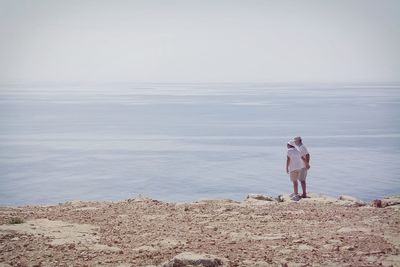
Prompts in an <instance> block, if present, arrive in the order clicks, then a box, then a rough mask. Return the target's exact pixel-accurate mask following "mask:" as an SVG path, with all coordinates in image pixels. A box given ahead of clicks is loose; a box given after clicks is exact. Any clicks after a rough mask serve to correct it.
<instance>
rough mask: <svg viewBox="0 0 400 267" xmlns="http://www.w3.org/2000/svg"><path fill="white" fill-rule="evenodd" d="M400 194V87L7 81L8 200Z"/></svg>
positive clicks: (3, 200)
mask: <svg viewBox="0 0 400 267" xmlns="http://www.w3.org/2000/svg"><path fill="white" fill-rule="evenodd" d="M297 135H299V136H301V137H302V138H303V142H304V144H305V145H306V147H307V148H308V150H309V152H310V155H311V162H310V165H311V169H310V170H309V172H308V177H307V186H308V191H309V192H314V193H321V194H325V195H329V196H334V197H337V196H339V195H351V196H355V197H358V198H360V199H362V200H364V201H371V200H373V199H377V198H381V197H384V196H390V195H399V194H400V153H399V152H400V84H396V83H391V84H390V83H386V84H376V83H374V84H370V83H362V84H355V83H353V84H282V83H279V84H273V83H106V84H93V83H92V84H83V83H82V84H74V83H68V84H48V83H47V84H45V83H43V84H39V83H36V84H30V85H26V84H24V85H22V84H2V85H1V86H0V205H1V206H24V205H37V204H41V205H43V204H44V205H47V204H58V203H62V202H65V201H75V200H85V201H87V200H96V201H118V200H124V199H128V198H136V197H150V198H153V199H157V200H161V201H166V202H193V201H199V200H203V199H232V200H237V201H241V200H244V199H245V198H246V196H247V194H248V193H259V194H265V195H269V196H277V195H280V194H288V193H291V192H292V184H291V182H290V179H289V176H288V175H287V174H286V172H285V163H286V153H287V148H286V143H287V141H288V140H289V139H291V138H293V137H294V136H297Z"/></svg>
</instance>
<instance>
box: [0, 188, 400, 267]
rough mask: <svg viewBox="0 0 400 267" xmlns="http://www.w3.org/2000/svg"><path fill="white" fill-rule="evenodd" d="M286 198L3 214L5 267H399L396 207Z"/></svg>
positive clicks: (0, 231)
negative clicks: (178, 264) (222, 262)
mask: <svg viewBox="0 0 400 267" xmlns="http://www.w3.org/2000/svg"><path fill="white" fill-rule="evenodd" d="M393 199H394V200H396V199H397V200H399V199H398V198H393ZM284 200H285V201H284V202H278V201H268V200H263V199H261V200H258V199H255V198H249V199H246V200H244V201H242V202H237V201H232V200H206V201H198V202H193V203H166V202H161V201H157V200H152V199H148V198H137V199H129V200H125V201H120V202H79V201H78V202H67V203H63V204H59V205H52V206H24V207H14V208H12V207H0V224H1V225H0V253H1V254H0V266H121V267H122V266H149V265H154V266H160V265H161V264H162V263H165V262H166V261H168V260H170V259H172V258H173V257H174V256H175V255H177V254H179V253H182V252H193V253H207V254H212V255H216V256H218V257H221V258H223V259H226V260H227V262H228V266H254V267H257V266H379V265H384V266H400V256H399V255H400V205H399V203H400V201H397V200H396V201H397V202H396V201H392V202H390V203H391V204H390V205H385V207H384V208H376V207H372V206H370V205H369V204H368V205H364V204H362V203H361V204H360V203H359V202H357V201H355V200H352V199H351V198H350V199H347V198H342V200H337V199H332V198H328V197H323V196H318V195H313V196H312V197H311V198H308V199H302V200H300V201H298V202H293V201H290V200H288V199H287V198H284ZM387 203H389V202H387ZM12 218H22V219H23V220H24V223H21V224H10V223H9V222H10V220H11V219H12Z"/></svg>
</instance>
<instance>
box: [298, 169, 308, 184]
mask: <svg viewBox="0 0 400 267" xmlns="http://www.w3.org/2000/svg"><path fill="white" fill-rule="evenodd" d="M306 177H307V168H302V169H301V170H300V175H299V181H301V182H303V181H305V180H306Z"/></svg>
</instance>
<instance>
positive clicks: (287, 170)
mask: <svg viewBox="0 0 400 267" xmlns="http://www.w3.org/2000/svg"><path fill="white" fill-rule="evenodd" d="M289 163H290V158H289V157H287V158H286V173H289Z"/></svg>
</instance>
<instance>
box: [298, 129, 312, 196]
mask: <svg viewBox="0 0 400 267" xmlns="http://www.w3.org/2000/svg"><path fill="white" fill-rule="evenodd" d="M294 142H295V144H296V146H297V149H298V150H299V151H300V155H301V159H302V168H301V171H300V175H299V181H300V183H301V189H302V190H303V194H302V195H301V197H303V198H305V197H307V191H306V177H307V171H308V169H310V154H309V153H308V150H307V148H306V146H305V145H304V144H303V141H302V139H301V137H300V136H296V137H295V138H294Z"/></svg>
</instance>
